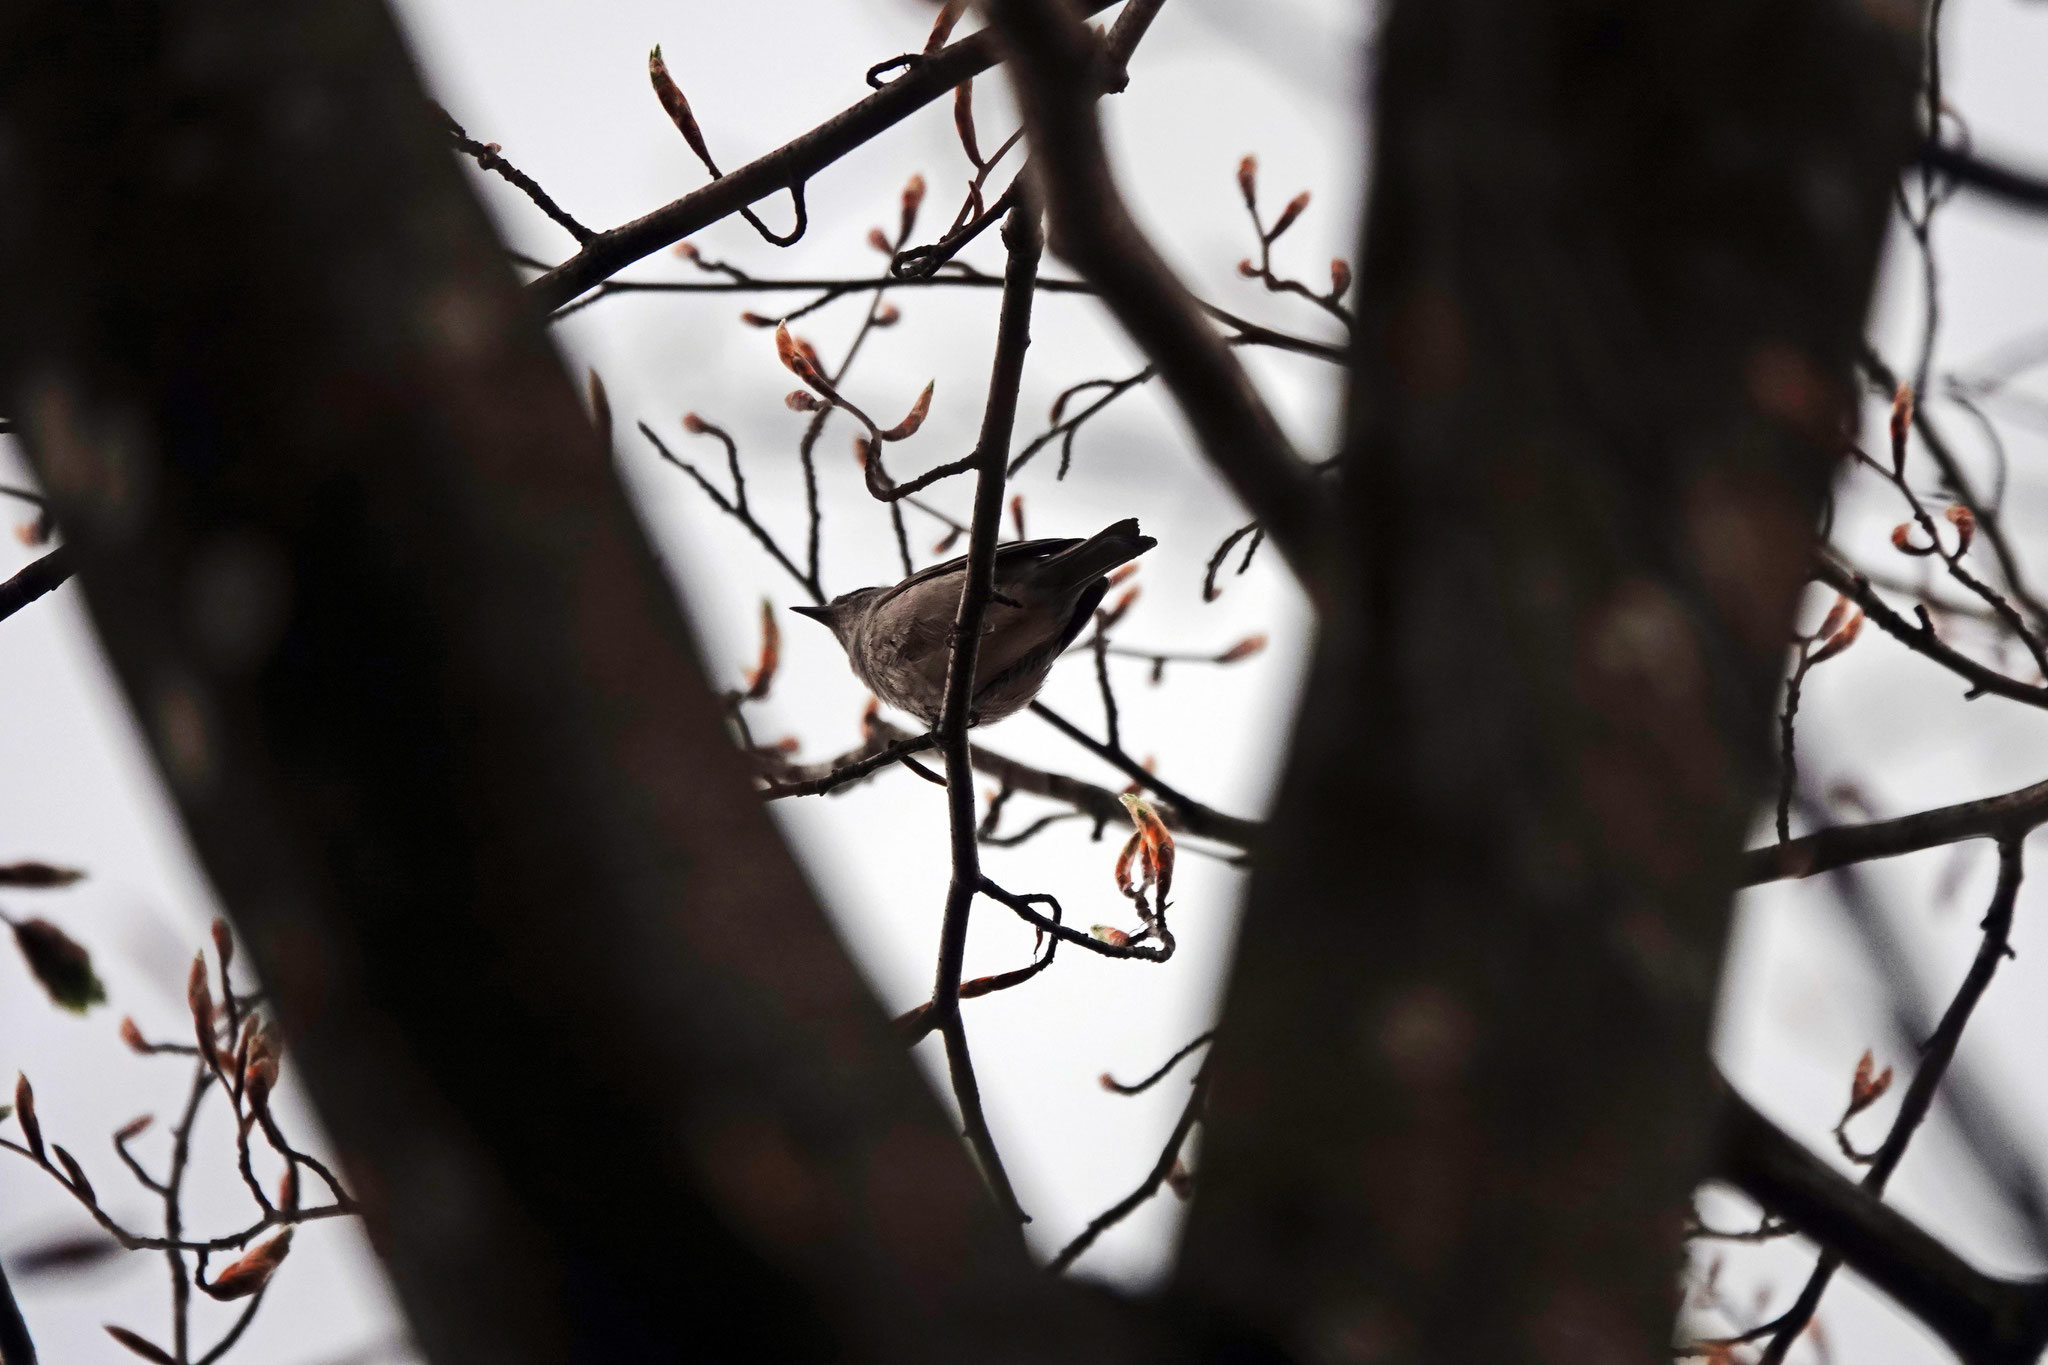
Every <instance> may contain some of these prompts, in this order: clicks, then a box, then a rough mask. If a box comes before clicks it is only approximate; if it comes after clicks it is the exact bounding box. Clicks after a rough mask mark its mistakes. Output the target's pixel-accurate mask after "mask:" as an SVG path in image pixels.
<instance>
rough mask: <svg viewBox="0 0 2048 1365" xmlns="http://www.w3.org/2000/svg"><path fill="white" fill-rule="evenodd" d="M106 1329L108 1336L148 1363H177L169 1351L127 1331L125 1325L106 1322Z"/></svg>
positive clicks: (170, 1364)
mask: <svg viewBox="0 0 2048 1365" xmlns="http://www.w3.org/2000/svg"><path fill="white" fill-rule="evenodd" d="M106 1329H107V1335H108V1336H110V1337H112V1338H113V1339H114V1340H116V1341H118V1342H120V1343H121V1344H122V1345H123V1346H126V1347H127V1348H128V1349H129V1350H131V1351H133V1352H134V1353H135V1354H136V1355H139V1356H141V1357H142V1358H143V1359H144V1360H147V1361H149V1362H150V1365H177V1363H176V1361H175V1360H174V1359H173V1358H172V1356H171V1353H170V1352H169V1351H166V1350H165V1349H164V1348H163V1347H161V1346H159V1345H157V1344H156V1343H155V1342H153V1341H151V1340H149V1339H148V1338H147V1337H144V1336H139V1335H137V1334H136V1333H134V1332H131V1331H129V1330H128V1329H127V1328H126V1327H116V1326H114V1325H113V1324H112V1323H108V1324H106Z"/></svg>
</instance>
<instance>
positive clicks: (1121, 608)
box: [1096, 584, 1142, 630]
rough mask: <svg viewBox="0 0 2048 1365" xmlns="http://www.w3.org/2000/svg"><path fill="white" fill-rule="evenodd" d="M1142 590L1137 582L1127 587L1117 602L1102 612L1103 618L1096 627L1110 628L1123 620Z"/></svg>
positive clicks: (1100, 628) (1099, 628) (1098, 628)
mask: <svg viewBox="0 0 2048 1365" xmlns="http://www.w3.org/2000/svg"><path fill="white" fill-rule="evenodd" d="M1141 591H1142V589H1140V588H1139V587H1137V586H1136V585H1135V584H1134V585H1132V586H1131V587H1128V588H1125V589H1124V590H1123V594H1122V595H1121V596H1120V597H1118V598H1117V599H1116V604H1115V605H1114V606H1112V607H1110V609H1109V610H1108V611H1105V612H1103V613H1102V619H1101V620H1100V621H1099V622H1097V623H1096V629H1097V630H1108V629H1109V628H1110V627H1111V626H1113V625H1115V624H1116V623H1117V622H1119V621H1121V620H1123V619H1124V613H1125V612H1127V611H1129V610H1130V609H1131V603H1133V602H1135V601H1137V600H1138V594H1139V592H1141Z"/></svg>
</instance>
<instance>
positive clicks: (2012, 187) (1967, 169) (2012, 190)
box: [1920, 141, 2048, 213]
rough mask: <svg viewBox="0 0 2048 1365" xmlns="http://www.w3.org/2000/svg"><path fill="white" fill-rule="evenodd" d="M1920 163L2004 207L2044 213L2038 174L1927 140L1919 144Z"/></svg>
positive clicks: (2044, 184)
mask: <svg viewBox="0 0 2048 1365" xmlns="http://www.w3.org/2000/svg"><path fill="white" fill-rule="evenodd" d="M1920 164H1921V165H1923V166H1926V167H1928V168H1929V169H1931V170H1934V171H1938V172H1940V173H1941V174H1943V175H1947V176H1953V177H1954V178H1955V179H1956V180H1958V181H1960V182H1961V183H1962V184H1965V185H1968V186H1969V187H1970V188H1971V189H1973V190H1977V191H1980V192H1981V193H1984V194H1988V195H1990V196H1992V197H1993V198H1995V199H2000V200H2003V201H2004V202H2005V203H2007V204H2011V205H2013V206H2015V207H2018V208H2023V209H2028V210H2031V211H2033V212H2035V213H2048V180H2044V179H2042V178H2041V177H2040V176H2038V175H2032V174H2029V173H2027V172H2025V171H2017V170H2014V169H2012V168H2011V167H2009V166H2001V165H1999V164H1998V163H1997V162H1995V161H1986V160H1984V159H1983V158H1982V157H1979V156H1976V155H1973V154H1972V153H1970V152H1968V151H1965V150H1964V149H1963V148H1961V147H1950V146H1944V145H1943V144H1941V143H1939V142H1931V141H1930V142H1927V143H1923V144H1922V145H1921V148H1920Z"/></svg>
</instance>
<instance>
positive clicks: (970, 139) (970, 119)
mask: <svg viewBox="0 0 2048 1365" xmlns="http://www.w3.org/2000/svg"><path fill="white" fill-rule="evenodd" d="M953 131H954V132H955V133H956V134H958V135H959V138H960V150H961V151H963V152H965V153H967V159H968V161H970V162H972V163H973V165H974V169H975V170H977V171H978V170H980V169H981V168H982V167H984V166H986V165H987V164H988V163H987V162H986V161H983V160H982V157H981V146H980V144H979V143H978V142H977V141H976V140H975V136H974V82H973V81H971V80H966V81H962V82H960V84H958V85H956V86H954V87H953Z"/></svg>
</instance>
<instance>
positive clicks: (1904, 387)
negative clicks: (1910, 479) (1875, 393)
mask: <svg viewBox="0 0 2048 1365" xmlns="http://www.w3.org/2000/svg"><path fill="white" fill-rule="evenodd" d="M1912 429H1913V386H1912V385H1911V384H1900V385H1899V387H1898V389H1897V390H1896V391H1894V392H1893V394H1892V473H1894V474H1896V475H1899V476H1901V477H1903V476H1904V475H1905V472H1906V434H1907V433H1908V432H1910V431H1911V430H1912Z"/></svg>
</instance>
